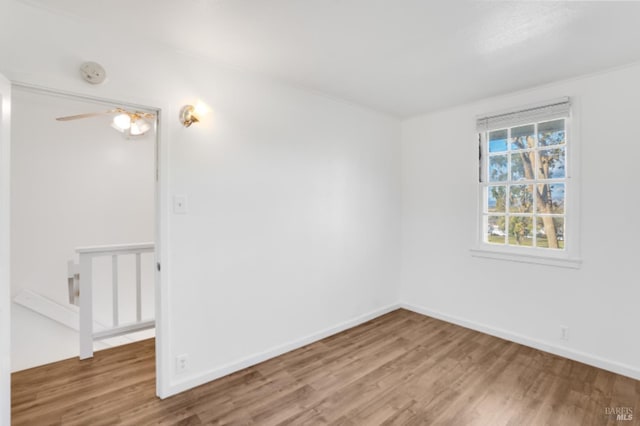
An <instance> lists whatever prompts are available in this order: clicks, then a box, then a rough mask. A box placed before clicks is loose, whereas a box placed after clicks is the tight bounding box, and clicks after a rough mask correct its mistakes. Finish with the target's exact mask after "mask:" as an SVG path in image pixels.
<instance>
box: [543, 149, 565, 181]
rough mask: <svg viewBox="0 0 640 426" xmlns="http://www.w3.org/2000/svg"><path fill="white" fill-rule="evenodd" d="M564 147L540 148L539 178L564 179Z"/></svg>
mask: <svg viewBox="0 0 640 426" xmlns="http://www.w3.org/2000/svg"><path fill="white" fill-rule="evenodd" d="M564 154H565V153H564V147H562V148H557V149H542V150H540V168H539V169H538V179H562V178H564V177H565V171H564V160H565V158H564V157H565V155H564Z"/></svg>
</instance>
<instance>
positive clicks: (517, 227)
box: [509, 216, 533, 246]
mask: <svg viewBox="0 0 640 426" xmlns="http://www.w3.org/2000/svg"><path fill="white" fill-rule="evenodd" d="M509 244H511V245H516V246H532V245H533V219H532V218H531V217H528V216H511V217H509Z"/></svg>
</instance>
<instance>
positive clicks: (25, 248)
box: [11, 89, 155, 371]
mask: <svg viewBox="0 0 640 426" xmlns="http://www.w3.org/2000/svg"><path fill="white" fill-rule="evenodd" d="M108 109H110V107H109V106H106V105H100V104H95V103H90V102H86V101H76V100H70V99H65V98H61V97H55V96H51V95H46V94H40V93H34V92H30V91H25V90H24V89H22V90H20V89H14V90H13V96H12V124H13V126H12V135H11V136H12V153H11V164H12V168H11V233H12V241H11V291H12V295H13V296H14V297H15V296H16V295H18V293H20V291H22V290H30V291H33V292H35V293H38V294H39V295H42V296H44V297H46V298H48V299H50V300H52V301H54V302H56V303H58V304H60V305H63V306H65V305H68V292H67V261H68V260H77V255H76V253H75V249H76V248H77V247H86V246H96V245H108V244H130V243H142V242H149V241H153V239H154V217H155V211H154V208H155V205H154V194H155V181H154V178H155V132H153V131H151V132H148V133H147V134H145V135H144V136H141V137H139V138H136V139H131V140H126V139H125V138H124V137H123V136H122V135H121V134H119V133H118V132H116V131H115V130H114V129H112V128H111V127H110V126H109V124H110V120H111V118H112V116H106V115H105V116H99V117H92V118H87V119H83V120H77V121H71V122H59V121H56V120H55V118H56V117H60V116H66V115H74V114H79V113H84V112H99V111H105V110H108ZM110 262H111V259H110V258H105V259H99V260H96V261H95V262H94V263H95V265H94V268H95V270H94V287H95V293H94V317H95V319H96V320H97V321H99V322H100V323H102V324H106V325H111V323H112V315H111V306H112V304H111V302H112V293H111V263H110ZM142 270H143V277H142V278H143V280H142V283H143V298H142V302H143V306H142V307H143V311H142V314H143V318H153V308H154V297H153V275H154V264H153V256H151V255H144V256H143V264H142ZM118 276H119V307H120V316H119V319H120V323H121V324H126V323H127V322H133V321H135V268H134V259H133V256H132V255H131V256H128V257H122V258H121V259H119V274H118ZM13 314H14V315H13V316H12V369H13V371H17V370H21V369H25V368H30V367H33V366H36V365H41V364H44V363H49V362H54V361H58V360H61V359H65V358H69V357H72V356H77V355H78V338H77V333H76V332H71V331H70V330H68V329H65V328H64V327H63V326H60V325H59V324H50V325H47V326H46V327H43V326H42V322H43V318H38V314H37V313H35V312H32V311H29V310H26V311H24V312H22V311H20V310H18V309H17V308H16V307H15V306H14V308H13ZM69 335H75V336H76V338H75V341H69V339H68V338H67V336H69ZM151 335H152V334H151ZM56 342H57V343H56ZM103 347H104V346H101V345H98V346H97V348H103Z"/></svg>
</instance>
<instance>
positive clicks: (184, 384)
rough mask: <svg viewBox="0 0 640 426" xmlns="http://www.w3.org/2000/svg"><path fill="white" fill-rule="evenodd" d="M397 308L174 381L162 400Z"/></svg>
mask: <svg viewBox="0 0 640 426" xmlns="http://www.w3.org/2000/svg"><path fill="white" fill-rule="evenodd" d="M398 308H400V305H399V304H397V303H394V304H391V305H388V306H385V307H384V308H380V309H377V310H375V311H372V312H369V313H366V314H364V315H360V316H359V317H356V318H354V319H351V320H348V321H345V322H342V323H340V324H338V325H336V326H334V327H330V328H327V329H324V330H321V331H318V332H317V333H313V334H310V335H308V336H305V337H302V338H300V339H297V340H294V341H291V342H289V343H285V344H283V345H279V346H276V347H274V348H271V349H268V350H266V351H264V352H260V353H257V354H254V355H251V356H248V357H246V358H243V359H241V360H239V361H235V362H232V363H229V364H226V365H223V366H221V367H218V368H215V369H213V370H210V371H207V372H204V373H201V374H198V375H197V376H192V377H188V378H184V379H181V380H179V381H175V382H173V383H171V385H170V386H169V389H168V392H167V394H166V395H163V398H165V397H169V396H172V395H175V394H177V393H180V392H183V391H185V390H187V389H191V388H194V387H196V386H200V385H202V384H204V383H207V382H210V381H212V380H215V379H218V378H220V377H223V376H226V375H228V374H231V373H234V372H236V371H239V370H242V369H244V368H247V367H251V366H252V365H256V364H259V363H261V362H264V361H266V360H269V359H271V358H275V357H277V356H279V355H282V354H284V353H287V352H291V351H293V350H295V349H298V348H301V347H303V346H305V345H308V344H310V343H313V342H317V341H318V340H322V339H324V338H326V337H329V336H332V335H334V334H337V333H340V332H342V331H345V330H347V329H349V328H353V327H356V326H358V325H360V324H362V323H365V322H367V321H370V320H372V319H374V318H377V317H379V316H381V315H384V314H386V313H389V312H391V311H394V310H396V309H398Z"/></svg>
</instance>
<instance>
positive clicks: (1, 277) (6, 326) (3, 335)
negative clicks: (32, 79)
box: [0, 74, 11, 426]
mask: <svg viewBox="0 0 640 426" xmlns="http://www.w3.org/2000/svg"><path fill="white" fill-rule="evenodd" d="M0 102H1V105H0V426H10V425H11V285H10V274H9V266H10V264H11V263H10V246H9V241H10V235H9V232H10V224H9V214H10V208H9V207H10V206H9V200H10V198H9V195H10V192H9V188H10V176H11V174H10V167H11V143H10V136H11V83H10V82H9V80H7V79H6V78H5V77H4V76H3V75H2V74H0Z"/></svg>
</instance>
